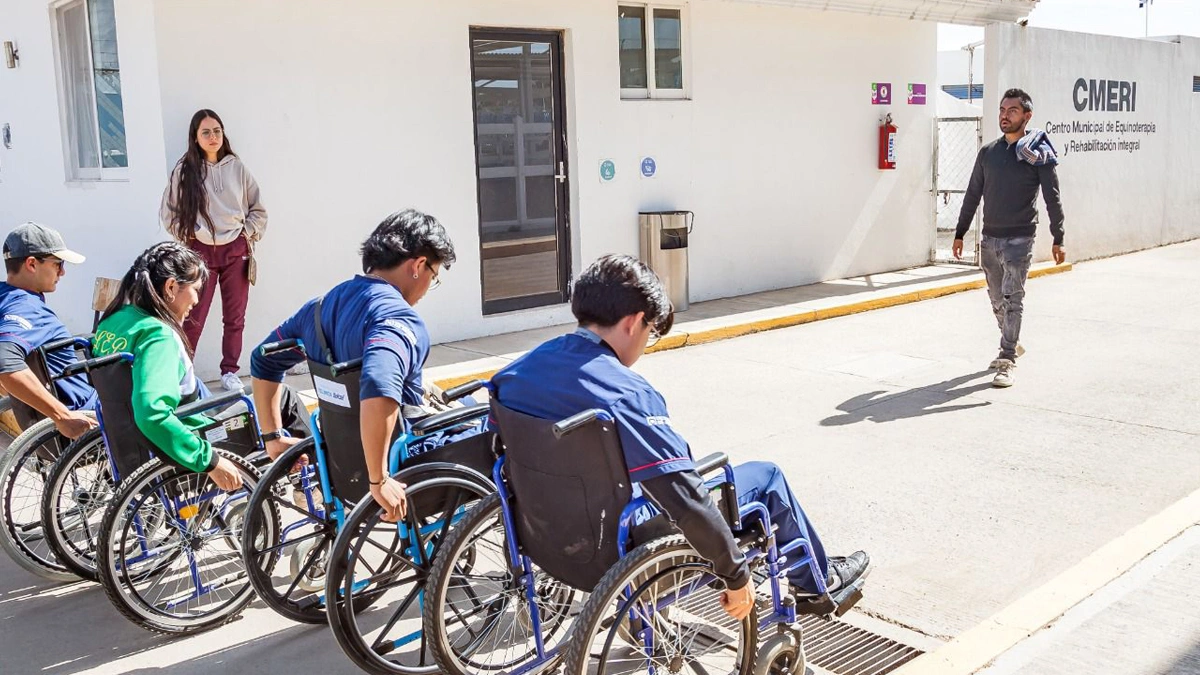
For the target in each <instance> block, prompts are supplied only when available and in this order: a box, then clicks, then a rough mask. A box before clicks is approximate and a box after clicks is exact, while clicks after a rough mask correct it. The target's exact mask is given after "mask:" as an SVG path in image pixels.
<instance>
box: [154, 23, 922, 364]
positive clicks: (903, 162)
mask: <svg viewBox="0 0 1200 675" xmlns="http://www.w3.org/2000/svg"><path fill="white" fill-rule="evenodd" d="M616 4H617V3H616V2H614V1H613V0H587V1H582V0H581V1H578V2H571V3H563V2H554V1H552V0H540V1H539V0H520V1H518V0H513V1H508V2H484V1H483V0H457V1H447V2H439V3H396V2H385V1H383V0H366V1H363V2H356V3H354V4H353V5H352V6H345V5H336V4H331V3H328V2H324V1H318V0H293V1H292V2H289V3H288V9H287V11H286V12H281V11H279V9H278V7H279V6H278V5H277V4H275V3H267V2H259V1H247V0H206V1H204V2H199V1H198V0H180V1H176V2H171V3H159V4H158V5H157V12H158V29H159V32H158V53H159V58H160V72H161V87H162V101H163V108H164V113H163V114H164V119H165V129H166V136H165V139H166V149H167V157H168V158H169V159H173V158H174V157H176V156H177V155H178V154H179V153H181V152H182V149H183V144H184V142H185V139H184V138H183V135H184V133H183V129H184V127H185V125H186V122H187V119H188V117H189V115H190V114H191V112H192V111H194V110H195V109H196V108H198V107H201V106H207V107H212V108H214V109H216V110H217V111H218V112H220V113H221V114H222V116H223V117H224V118H225V122H226V126H227V129H228V131H229V134H230V137H231V138H232V140H233V142H234V146H235V148H236V149H237V151H238V152H239V153H240V154H241V155H242V156H243V157H244V158H245V160H246V162H247V164H248V165H249V167H250V168H251V169H252V170H253V172H254V173H255V175H256V176H257V177H258V180H259V182H260V184H261V185H262V188H263V194H264V197H265V200H266V203H267V206H268V209H269V211H270V214H271V225H270V230H269V231H268V234H267V238H266V240H265V241H264V243H263V244H262V246H261V249H260V255H261V258H262V265H261V268H260V269H261V272H260V277H261V281H260V285H259V286H258V288H256V289H255V291H254V292H253V293H252V295H251V317H250V319H249V322H248V330H247V341H248V342H249V341H252V340H256V339H258V338H259V336H261V335H263V334H264V333H265V332H266V331H267V330H269V328H270V327H271V326H272V325H273V324H274V323H275V322H276V321H278V320H279V319H280V318H282V317H283V316H285V315H286V314H287V313H288V312H290V311H291V310H292V309H293V308H294V307H295V306H297V305H298V304H299V303H300V302H301V301H302V300H304V299H306V298H308V297H311V296H312V295H315V294H317V293H320V292H322V291H323V290H324V289H326V288H328V287H329V286H331V285H332V284H334V283H336V282H338V281H340V280H341V279H343V278H345V277H347V276H348V275H350V274H352V273H353V272H354V271H356V270H357V257H356V253H355V248H356V245H357V244H358V242H359V241H360V240H361V239H362V238H363V237H364V236H365V235H366V234H367V233H368V232H369V230H370V229H371V228H372V227H373V226H374V225H375V224H376V223H377V222H378V221H379V220H380V218H381V217H382V216H383V215H385V214H387V213H388V212H390V211H392V210H394V209H397V208H401V207H404V206H410V205H411V206H414V207H417V208H421V209H424V210H427V211H429V212H431V213H433V214H435V215H437V216H438V217H439V218H440V219H441V220H442V221H443V223H445V224H446V225H447V227H448V229H449V231H450V233H451V236H452V237H453V239H454V241H455V245H456V247H457V249H458V252H459V262H458V265H456V266H455V267H454V269H453V270H451V271H450V272H449V273H447V274H446V275H445V276H444V279H445V283H444V284H443V286H442V288H440V289H438V290H437V291H436V292H435V293H433V294H431V295H430V296H429V297H428V298H427V299H426V300H425V301H424V302H423V303H422V306H421V311H422V313H423V315H425V316H426V317H427V320H428V322H429V324H430V326H431V330H432V332H433V335H434V339H435V341H445V340H452V339H458V338H463V337H470V336H476V335H482V334H493V333H500V332H506V331H512V330H519V329H523V328H528V327H532V326H539V325H547V324H549V323H553V322H560V321H565V320H568V319H569V313H568V311H567V308H566V307H564V306H559V307H554V308H547V309H539V310H529V311H524V312H515V313H510V314H505V315H501V316H491V317H486V318H485V317H482V316H481V312H480V304H481V303H480V286H479V271H478V270H479V267H478V265H479V254H478V246H479V242H478V234H477V215H476V214H477V208H476V192H475V168H474V167H475V165H474V141H473V134H472V116H471V107H472V102H471V87H470V75H469V72H470V71H469V67H470V65H469V56H470V53H469V42H468V35H469V28H470V27H471V26H489V27H490V26H510V27H523V28H539V29H554V30H562V31H564V33H565V38H566V39H565V44H566V52H565V53H566V61H567V65H566V80H567V83H566V88H567V107H568V111H569V112H568V135H569V139H570V140H569V148H568V152H569V159H570V162H571V165H572V167H573V172H572V174H573V175H572V177H571V194H572V205H571V211H572V227H573V228H574V232H575V235H576V240H575V242H574V244H575V260H574V267H575V270H576V271H578V270H579V269H580V268H581V267H582V266H583V265H584V264H586V263H587V262H590V261H591V260H593V259H595V258H596V257H597V256H599V255H600V254H602V253H606V252H613V251H616V252H628V253H636V252H637V245H638V244H637V216H636V214H637V212H638V211H639V210H646V209H658V208H686V209H690V210H692V211H694V212H695V213H696V233H695V236H694V237H693V238H692V240H691V247H692V248H691V273H692V281H691V291H692V300H693V301H699V300H704V299H710V298H717V297H725V296H731V295H737V294H741V293H746V292H749V291H756V290H761V289H768V288H777V287H784V286H791V285H797V284H804V283H809V282H815V281H819V280H822V279H829V278H836V277H842V276H846V275H852V274H859V273H865V272H875V271H881V270H889V269H896V268H901V267H906V266H911V265H917V264H920V263H922V262H924V261H925V259H926V256H927V254H928V250H929V244H930V238H931V237H932V232H933V229H932V227H931V226H930V223H929V220H930V218H929V210H930V209H929V199H930V196H929V193H928V190H929V173H930V168H929V161H930V148H931V145H930V144H931V138H930V134H931V127H932V122H931V118H932V114H933V109H934V105H933V102H932V100H931V101H930V104H929V105H927V106H923V107H917V106H908V105H906V104H905V103H906V102H905V100H904V98H903V95H902V94H901V95H900V96H898V97H897V98H898V101H897V104H896V105H893V106H891V112H892V114H893V116H894V117H895V118H896V123H897V125H898V126H899V128H900V145H899V164H900V167H901V169H900V170H898V171H894V172H880V171H879V170H878V169H877V168H876V143H877V125H878V121H879V115H880V113H881V112H882V109H881V108H879V107H873V106H871V105H870V84H871V82H873V81H889V82H892V83H894V84H896V85H897V86H898V88H899V91H900V92H903V91H904V87H905V84H906V83H907V82H923V83H927V84H929V85H930V87H929V88H930V91H931V95H932V89H933V84H934V80H935V57H934V54H935V49H934V45H935V40H936V37H935V26H934V25H933V24H927V23H919V22H911V21H903V20H891V19H878V18H872V17H865V16H859V15H852V14H838V13H819V12H809V11H801V10H793V9H786V8H779V7H760V6H747V5H739V4H731V3H722V2H710V1H707V0H705V1H695V2H692V3H690V5H688V10H689V11H688V19H687V22H688V30H689V31H690V45H691V54H690V56H688V57H687V60H688V68H687V71H686V77H688V78H690V80H691V95H692V100H690V101H622V100H621V99H620V95H619V88H618V79H619V78H618V62H617V49H616V44H617V35H616V31H617V22H616V19H615V14H616ZM196 35H203V36H204V37H203V39H202V40H200V39H198V38H196V37H194V36H196ZM646 154H649V155H653V156H654V157H655V158H656V159H657V160H658V166H659V175H658V177H656V178H655V179H653V180H645V179H641V178H640V177H639V176H637V174H636V167H637V162H638V160H639V159H640V157H642V156H643V155H646ZM606 157H610V158H613V159H615V160H617V162H618V176H617V179H616V180H615V181H614V182H613V183H611V184H608V185H601V184H600V182H599V179H598V176H597V165H598V163H599V161H600V160H601V159H602V158H606ZM210 326H212V329H211V330H213V331H215V330H216V326H215V324H210ZM203 342H206V343H208V344H202V349H201V357H202V358H201V365H202V366H203V365H204V363H205V358H211V356H209V357H206V355H211V354H212V352H213V350H214V348H215V342H216V341H215V340H214V339H208V340H205V341H203Z"/></svg>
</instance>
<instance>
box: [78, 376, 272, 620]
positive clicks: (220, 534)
mask: <svg viewBox="0 0 1200 675" xmlns="http://www.w3.org/2000/svg"><path fill="white" fill-rule="evenodd" d="M133 360H134V357H133V355H132V354H129V353H124V352H122V353H116V354H110V355H107V356H103V357H100V358H94V359H89V360H87V361H83V362H80V363H77V364H74V365H72V366H69V367H68V368H67V369H65V370H64V375H67V374H72V373H75V372H87V373H88V374H89V377H90V378H91V381H92V384H93V386H94V387H95V388H96V392H97V394H98V395H99V398H100V411H99V413H98V414H97V418H98V421H99V426H100V429H99V430H100V432H101V435H102V436H103V438H104V444H105V446H106V447H107V450H108V452H107V457H106V458H105V459H106V460H107V464H108V469H109V471H110V472H111V476H112V478H113V480H114V482H115V486H116V487H115V490H114V492H113V495H112V498H111V499H110V500H109V502H108V504H107V506H106V507H105V509H104V515H103V517H102V518H101V520H100V523H99V527H98V528H97V529H96V530H95V535H94V537H95V538H94V543H89V544H84V545H82V546H81V549H83V548H89V547H90V548H91V550H92V551H94V555H95V571H96V574H97V580H98V581H99V582H100V584H101V586H102V587H103V588H104V592H105V595H107V596H108V599H109V600H110V601H111V602H112V603H113V605H114V606H115V607H116V608H117V610H118V611H120V613H121V614H122V615H123V616H125V617H126V618H127V619H129V620H130V621H132V622H133V623H135V624H137V625H139V626H141V627H142V628H145V629H147V630H150V631H154V632H158V633H165V634H171V635H184V634H190V633H195V632H200V631H203V630H207V629H210V628H214V627H216V626H219V625H221V624H224V623H226V622H228V621H230V620H232V619H234V618H236V617H237V616H238V615H239V614H240V613H241V611H242V609H244V608H245V606H246V605H247V604H249V602H250V601H251V600H252V599H253V597H254V593H253V589H252V588H251V587H250V583H249V580H248V579H247V578H246V574H245V570H244V569H243V567H242V558H241V551H240V542H241V530H242V527H243V524H244V520H245V518H246V502H247V501H248V499H249V496H250V492H251V491H252V490H253V489H254V486H255V485H256V484H257V482H258V480H259V471H258V468H257V466H261V465H262V463H263V462H264V460H265V459H266V453H265V452H263V442H262V439H261V437H260V434H259V429H258V424H257V418H256V416H255V411H254V404H253V402H252V401H251V400H250V399H249V398H248V397H247V396H246V395H245V394H244V393H243V392H240V391H232V392H226V393H223V394H220V395H217V396H212V397H209V398H205V399H200V400H196V401H193V402H190V403H187V404H185V405H182V406H180V407H179V408H178V409H176V411H175V414H176V415H177V416H179V417H180V418H187V417H192V416H195V415H199V414H200V413H202V412H205V411H209V410H215V409H217V408H221V407H224V406H228V405H231V404H234V403H237V402H239V401H240V402H242V403H243V404H244V405H245V411H239V412H235V413H232V414H227V415H225V416H224V417H222V418H214V419H212V420H211V421H209V422H207V423H205V424H204V425H202V426H200V427H198V428H195V429H193V432H194V433H196V434H198V435H202V436H203V437H204V438H205V439H206V440H208V441H209V442H210V443H213V444H214V452H217V453H219V454H220V455H221V456H222V457H224V458H226V459H228V460H230V461H231V462H232V463H233V464H234V466H235V467H237V469H238V472H239V473H240V474H241V477H242V488H240V489H238V490H236V491H233V492H225V491H223V490H221V489H220V488H217V487H216V485H215V484H214V483H213V482H212V479H210V478H209V477H208V475H207V474H204V473H196V472H193V471H190V470H188V469H185V468H184V467H182V466H179V465H177V464H175V463H174V462H173V461H172V460H170V458H168V457H166V456H165V455H164V454H162V453H160V452H158V451H157V450H156V449H155V447H154V445H153V444H152V443H151V441H150V440H149V439H148V438H146V437H145V436H144V435H143V434H142V432H141V431H140V430H139V429H138V427H137V424H136V423H135V421H134V417H133V409H132V403H131V399H132V391H133V376H132V370H131V367H130V366H131V364H132V363H133ZM217 446H219V449H218V448H217ZM267 508H268V509H271V508H273V507H271V506H268V507H267ZM88 541H89V542H90V541H92V540H88Z"/></svg>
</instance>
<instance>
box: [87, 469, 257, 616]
mask: <svg viewBox="0 0 1200 675" xmlns="http://www.w3.org/2000/svg"><path fill="white" fill-rule="evenodd" d="M216 452H219V453H220V454H221V456H222V457H224V458H226V459H228V460H230V461H231V462H233V463H234V464H235V465H236V466H237V467H238V468H239V469H241V471H242V476H243V478H245V477H247V476H249V477H252V478H254V479H255V481H256V482H257V480H258V479H259V477H260V474H259V472H258V470H257V469H255V468H254V467H253V466H252V465H251V464H250V463H249V462H247V461H246V460H245V459H243V458H242V457H239V456H237V455H235V454H233V453H230V452H225V451H223V450H216ZM157 471H163V472H166V473H188V472H187V471H185V470H184V469H181V468H179V467H176V466H172V465H169V464H166V463H164V462H163V461H162V460H160V459H152V460H150V461H149V462H147V463H145V464H143V465H142V466H140V467H138V469H137V470H136V471H134V472H133V473H132V474H130V475H129V476H126V477H125V478H124V479H123V480H122V481H121V484H120V485H119V486H118V487H117V492H116V494H114V495H113V499H112V501H111V502H109V504H108V508H107V509H105V512H104V520H103V522H102V523H101V525H100V539H99V542H97V544H98V545H97V551H96V553H97V555H96V571H97V573H98V575H99V577H100V586H101V587H102V588H103V589H104V594H105V595H106V596H107V597H108V600H109V602H110V603H112V605H113V607H115V608H116V609H117V611H118V612H120V613H121V616H124V617H125V618H126V619H128V620H129V621H130V622H131V623H133V624H135V625H137V626H140V627H141V628H144V629H145V630H148V631H150V632H152V633H159V634H162V635H173V636H183V635H193V634H195V633H202V632H204V631H208V630H212V629H214V628H217V627H219V626H223V625H225V624H227V623H229V622H230V621H233V620H234V619H237V618H238V617H240V616H241V614H242V611H243V610H244V609H245V608H246V605H249V604H250V602H251V601H252V600H253V599H254V597H255V595H254V592H253V589H251V592H250V593H247V594H246V597H245V598H243V599H241V600H240V601H239V602H238V605H237V606H236V607H235V608H234V609H233V610H232V611H230V612H229V613H228V614H226V615H225V616H223V617H221V618H220V619H218V620H214V621H208V622H205V623H202V624H197V625H195V626H185V627H182V628H181V627H175V626H167V625H165V624H161V623H158V622H155V621H151V620H149V619H147V618H146V617H144V616H142V615H140V614H138V613H137V612H136V611H134V610H133V609H132V608H131V607H130V606H129V603H128V601H127V600H126V599H125V598H124V596H123V595H122V594H121V591H120V589H119V588H118V587H117V586H118V581H117V579H116V577H114V576H113V564H112V563H113V561H112V559H111V557H112V549H111V548H110V547H109V546H108V540H109V539H110V538H111V530H112V528H113V526H114V525H115V524H116V520H117V517H118V516H119V515H120V513H121V510H122V506H121V505H122V504H123V503H124V502H125V501H126V499H127V498H128V493H129V492H130V491H131V490H132V489H134V488H136V487H137V486H138V484H139V483H141V482H143V481H144V480H146V477H147V476H148V475H151V474H154V473H155V472H157ZM248 584H249V582H248V581H247V585H248Z"/></svg>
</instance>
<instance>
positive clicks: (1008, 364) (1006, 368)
mask: <svg viewBox="0 0 1200 675" xmlns="http://www.w3.org/2000/svg"><path fill="white" fill-rule="evenodd" d="M996 360H997V361H999V365H998V366H996V376H995V377H993V378H992V386H993V387H1011V386H1013V371H1014V370H1016V369H1017V364H1015V363H1013V362H1012V361H1009V360H1008V359H996Z"/></svg>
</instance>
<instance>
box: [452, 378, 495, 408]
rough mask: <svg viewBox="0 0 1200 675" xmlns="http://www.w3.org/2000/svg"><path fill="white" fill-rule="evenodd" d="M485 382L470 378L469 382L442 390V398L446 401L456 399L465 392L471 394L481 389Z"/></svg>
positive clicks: (464, 394)
mask: <svg viewBox="0 0 1200 675" xmlns="http://www.w3.org/2000/svg"><path fill="white" fill-rule="evenodd" d="M485 384H487V383H486V382H484V381H483V380H471V381H470V382H464V383H462V384H460V385H458V386H457V387H450V388H449V389H447V390H445V391H443V392H442V400H443V401H444V402H446V403H449V402H451V401H457V400H458V399H460V398H462V397H464V396H466V395H467V394H471V393H474V392H476V391H478V390H480V389H482V388H483V386H484V385H485Z"/></svg>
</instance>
